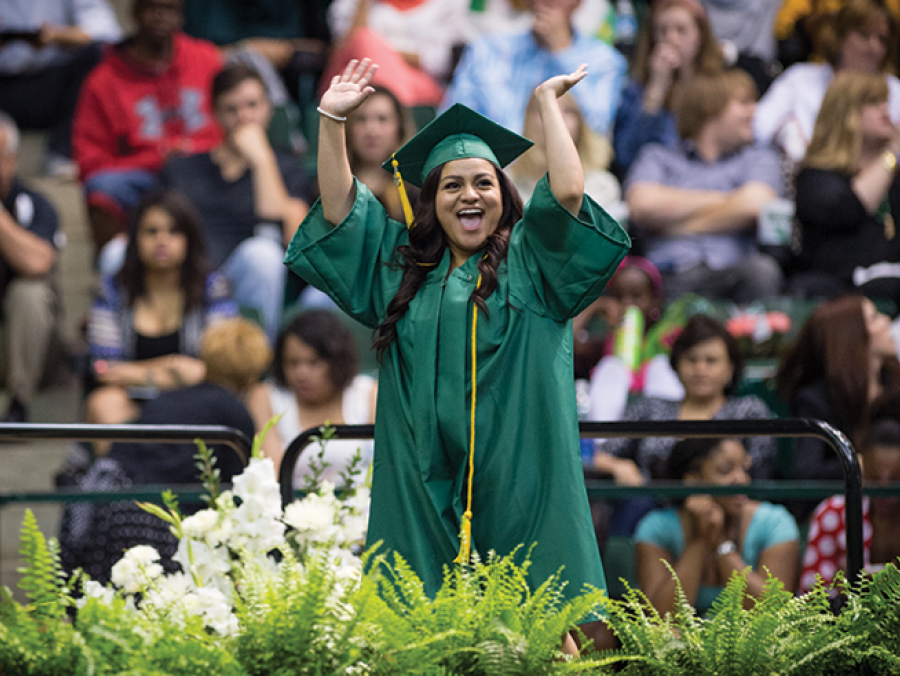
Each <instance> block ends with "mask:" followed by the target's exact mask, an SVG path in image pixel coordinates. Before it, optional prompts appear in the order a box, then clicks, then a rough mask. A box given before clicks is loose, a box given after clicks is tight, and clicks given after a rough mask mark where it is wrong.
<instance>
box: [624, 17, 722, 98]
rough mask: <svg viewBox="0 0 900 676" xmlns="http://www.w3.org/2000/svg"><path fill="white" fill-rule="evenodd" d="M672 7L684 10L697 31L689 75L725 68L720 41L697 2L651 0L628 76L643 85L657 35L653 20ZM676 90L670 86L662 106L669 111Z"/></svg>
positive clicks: (710, 72) (709, 73) (716, 71)
mask: <svg viewBox="0 0 900 676" xmlns="http://www.w3.org/2000/svg"><path fill="white" fill-rule="evenodd" d="M671 7H681V8H683V9H686V10H687V11H688V12H689V13H690V15H691V16H692V17H693V18H694V23H695V24H696V25H697V29H698V30H699V31H700V45H699V47H698V48H697V55H696V56H695V57H694V63H693V73H692V74H693V75H714V74H715V73H718V72H719V71H721V70H722V69H723V68H724V67H725V60H724V58H723V57H722V49H721V48H720V47H719V41H718V40H717V39H716V36H715V35H714V34H713V32H712V28H711V27H710V25H709V19H708V18H707V16H706V12H705V11H704V10H703V7H702V6H701V5H700V3H699V2H697V1H696V0H657V1H656V2H654V3H652V9H651V10H650V16H649V17H647V20H646V21H644V22H643V23H642V25H641V29H640V32H639V33H638V38H637V44H636V45H635V48H634V60H633V62H632V67H631V77H632V78H634V79H635V80H637V81H638V82H639V83H640V84H642V85H646V84H647V81H648V80H649V79H650V55H651V54H652V53H653V50H654V48H655V47H656V37H655V36H654V23H655V20H656V18H657V17H658V16H659V15H660V14H662V13H663V12H664V11H666V10H667V9H669V8H671ZM676 89H678V86H675V85H673V87H672V89H671V90H670V91H669V94H668V96H667V97H666V101H665V106H666V108H667V109H669V110H671V109H672V105H673V102H674V98H673V97H674V94H675V91H676Z"/></svg>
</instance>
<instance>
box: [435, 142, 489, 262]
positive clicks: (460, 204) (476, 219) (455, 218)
mask: <svg viewBox="0 0 900 676" xmlns="http://www.w3.org/2000/svg"><path fill="white" fill-rule="evenodd" d="M434 206H435V214H436V216H437V220H438V223H440V225H441V229H442V230H443V231H444V234H445V235H446V236H447V246H449V247H450V257H451V266H452V268H456V267H459V266H460V265H462V264H463V263H465V262H466V261H467V260H468V259H469V257H470V256H472V255H473V254H474V253H476V252H477V251H479V250H480V249H481V248H482V247H483V246H484V243H485V241H486V240H487V238H488V237H489V236H490V235H492V234H493V233H494V231H495V230H496V229H497V225H498V224H499V223H500V216H501V215H502V214H503V194H502V193H501V191H500V182H499V180H498V178H497V170H496V169H495V168H494V165H493V164H491V163H490V162H488V161H487V160H485V159H482V158H480V157H468V158H465V159H461V160H451V161H450V162H447V163H446V164H444V167H443V169H442V170H441V178H440V181H439V182H438V187H437V194H436V195H435V205H434Z"/></svg>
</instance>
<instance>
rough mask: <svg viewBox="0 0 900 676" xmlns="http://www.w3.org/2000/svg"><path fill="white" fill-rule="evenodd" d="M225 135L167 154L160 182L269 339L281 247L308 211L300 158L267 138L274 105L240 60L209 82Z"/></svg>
mask: <svg viewBox="0 0 900 676" xmlns="http://www.w3.org/2000/svg"><path fill="white" fill-rule="evenodd" d="M212 101H213V108H214V110H215V115H216V121H217V123H218V126H219V127H220V128H221V130H222V132H223V134H224V140H223V142H222V143H220V144H218V145H217V146H216V147H215V148H213V149H212V150H211V151H209V152H204V153H198V154H194V155H188V156H185V157H177V158H172V159H171V160H170V161H169V162H167V163H166V165H165V167H164V168H163V171H162V175H161V176H160V182H161V183H162V184H163V185H164V186H167V187H169V188H174V189H176V190H178V191H180V192H182V193H183V194H184V195H186V196H187V198H188V200H189V201H190V202H191V204H193V206H194V208H195V209H196V210H197V211H198V212H199V214H200V218H201V222H202V224H203V231H204V234H205V238H206V242H207V246H208V249H209V261H210V265H211V266H212V268H213V269H214V270H219V271H220V272H221V273H222V274H223V275H224V276H225V277H226V279H227V280H228V282H229V284H230V285H231V289H232V294H233V295H234V299H235V300H236V301H237V302H238V304H239V305H240V306H242V307H249V308H252V309H254V310H255V311H256V312H257V313H258V314H259V317H260V321H261V322H262V324H263V326H264V327H265V329H266V334H267V335H268V336H270V340H274V338H275V336H276V335H277V333H278V327H279V325H280V322H281V310H282V308H281V305H282V297H283V293H284V283H285V282H284V280H285V267H284V265H283V264H282V259H283V258H284V248H285V246H286V245H287V243H288V242H290V239H291V237H293V235H294V233H295V232H296V231H297V228H298V227H299V226H300V222H301V221H302V220H303V217H304V216H305V215H306V211H307V204H306V202H305V201H304V199H303V196H304V195H305V194H306V192H307V177H306V173H305V171H304V170H303V165H302V163H301V162H300V160H298V159H297V158H295V157H293V156H291V155H289V154H286V153H282V152H280V151H275V150H273V149H272V146H271V145H270V144H269V141H268V139H267V138H266V126H267V125H268V124H269V120H270V119H271V117H272V106H271V104H270V102H269V100H268V98H267V96H266V88H265V83H263V81H262V79H261V78H260V76H259V74H258V73H257V72H256V71H255V70H253V69H252V68H250V67H248V66H245V65H243V64H239V63H235V64H230V65H228V66H226V67H225V68H223V69H222V70H221V71H220V72H219V73H218V74H217V75H216V76H215V78H214V80H213V83H212Z"/></svg>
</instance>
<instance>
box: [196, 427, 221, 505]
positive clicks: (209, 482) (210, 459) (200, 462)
mask: <svg viewBox="0 0 900 676" xmlns="http://www.w3.org/2000/svg"><path fill="white" fill-rule="evenodd" d="M194 443H195V444H196V445H197V453H196V454H195V455H194V457H195V458H196V461H195V462H194V467H196V468H197V471H199V472H200V481H201V482H202V483H203V488H205V489H206V494H205V495H202V496H200V499H201V500H203V502H204V504H205V505H206V506H207V507H209V508H212V509H215V506H216V500H217V499H218V497H219V495H220V494H221V490H220V487H221V485H222V472H221V471H220V470H219V468H218V467H216V462H217V460H216V456H215V454H214V453H213V452H212V449H210V448H209V447H208V446H207V445H206V443H205V442H204V441H203V439H194Z"/></svg>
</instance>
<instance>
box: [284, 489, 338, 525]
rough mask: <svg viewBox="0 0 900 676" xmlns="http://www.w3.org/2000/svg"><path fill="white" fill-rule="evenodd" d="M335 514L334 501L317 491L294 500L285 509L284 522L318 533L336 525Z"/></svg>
mask: <svg viewBox="0 0 900 676" xmlns="http://www.w3.org/2000/svg"><path fill="white" fill-rule="evenodd" d="M335 516H336V510H335V504H334V502H333V501H332V500H327V499H323V498H322V497H321V496H320V495H317V494H315V493H311V494H309V495H307V496H306V497H305V498H303V499H302V500H297V501H295V502H292V503H291V504H290V505H288V506H287V508H286V509H285V510H284V522H285V523H286V524H287V525H289V526H291V527H292V528H295V529H297V530H298V531H301V532H303V531H306V532H311V533H316V534H318V533H323V532H324V531H326V530H327V529H330V528H331V527H332V526H333V525H334V519H335Z"/></svg>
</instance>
